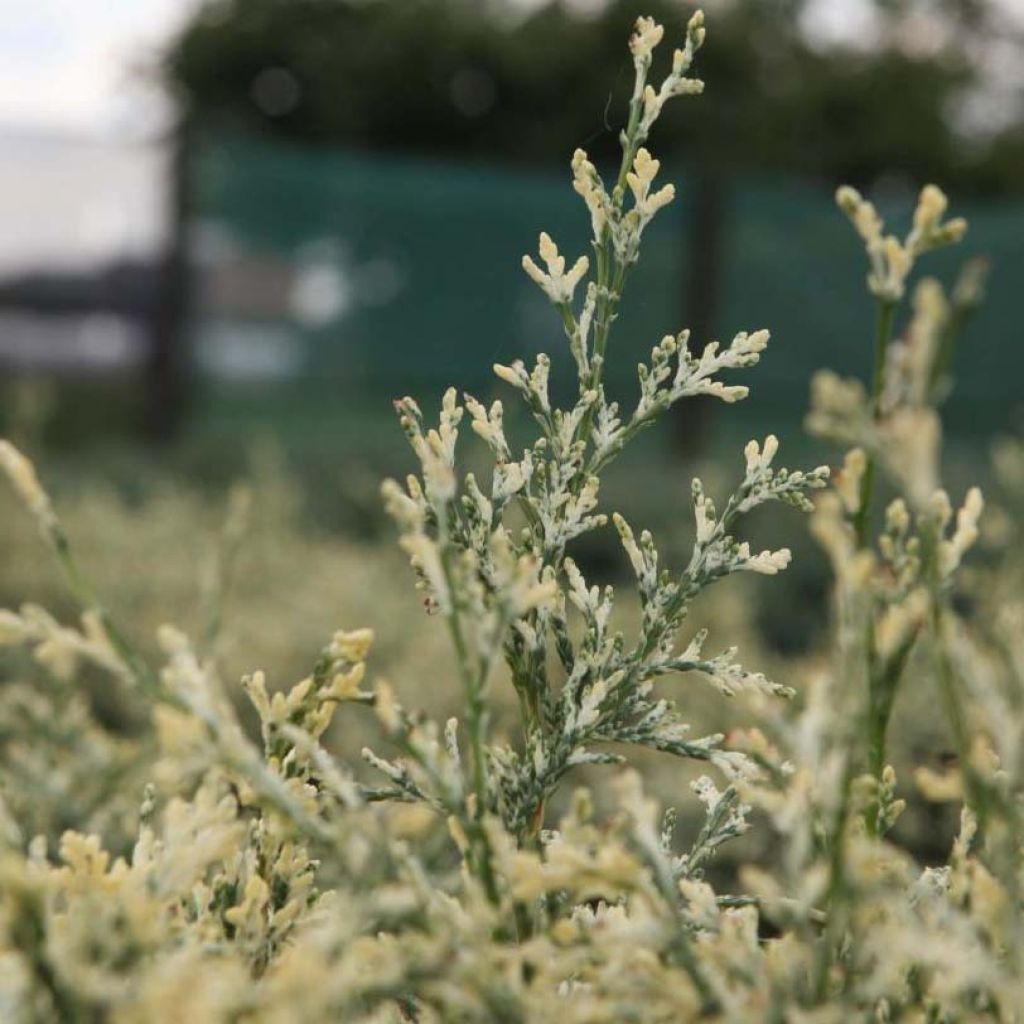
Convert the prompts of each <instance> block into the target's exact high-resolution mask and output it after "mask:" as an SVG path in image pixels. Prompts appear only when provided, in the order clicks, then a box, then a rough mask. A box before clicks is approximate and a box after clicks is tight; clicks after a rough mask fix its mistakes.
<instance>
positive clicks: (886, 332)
mask: <svg viewBox="0 0 1024 1024" xmlns="http://www.w3.org/2000/svg"><path fill="white" fill-rule="evenodd" d="M895 315H896V304H895V303H894V302H887V301H884V300H882V301H879V303H878V321H877V328H876V331H875V363H874V369H873V370H872V375H871V420H872V422H873V423H875V424H877V423H878V421H879V420H880V419H881V417H882V393H883V391H884V390H885V362H886V355H887V353H888V350H889V339H890V337H891V336H892V324H893V319H894V317H895ZM874 490H875V457H874V455H871V454H869V455H868V461H867V465H866V466H865V467H864V477H863V479H862V480H861V485H860V503H859V505H858V508H857V515H856V516H855V517H854V529H855V531H856V535H857V547H858V548H861V549H864V548H866V547H867V546H868V544H869V543H870V539H871V502H872V498H873V497H874Z"/></svg>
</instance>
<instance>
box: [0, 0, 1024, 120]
mask: <svg viewBox="0 0 1024 1024" xmlns="http://www.w3.org/2000/svg"><path fill="white" fill-rule="evenodd" d="M517 2H518V3H520V4H522V5H523V6H531V5H534V6H535V5H536V4H538V3H541V2H543V0H517ZM575 2H577V3H579V4H580V5H581V6H587V5H590V6H593V5H594V4H595V3H600V0H575ZM1000 2H1001V3H1003V4H1004V5H1005V6H1006V7H1007V9H1008V10H1010V11H1013V10H1016V11H1018V12H1022V13H1024V0H1000ZM197 5H198V0H0V128H3V129H11V128H16V129H25V130H30V131H43V132H53V131H57V132H62V133H64V132H71V133H75V134H82V135H86V136H91V137H101V138H110V137H120V138H124V137H125V136H128V137H132V136H134V137H145V136H146V135H148V134H152V132H153V131H154V129H155V128H156V127H157V126H159V124H160V123H161V120H162V116H163V113H164V111H163V108H162V104H161V101H160V97H159V95H158V93H156V91H155V90H153V89H152V88H147V87H146V84H145V81H144V75H143V70H142V69H143V68H144V67H145V65H146V62H147V59H150V60H151V58H152V55H153V54H154V53H155V52H156V51H157V49H158V48H159V46H160V45H161V44H162V43H163V42H164V41H166V40H167V38H168V37H169V36H170V35H171V33H173V32H174V30H175V29H176V28H178V27H179V26H180V25H181V24H182V23H183V22H184V21H185V19H186V18H187V17H188V16H189V14H190V12H191V11H193V10H194V9H195V8H196V6H197ZM708 6H709V7H711V8H713V7H714V0H709V3H708ZM869 7H870V3H869V0H817V2H816V3H815V5H814V15H813V18H812V24H813V28H814V30H815V31H816V33H817V34H819V35H822V36H824V37H835V36H843V35H847V36H849V35H852V36H856V37H862V38H863V37H864V35H865V32H866V31H868V30H869V27H870V19H869V16H868V15H867V13H866V12H867V11H868V9H869Z"/></svg>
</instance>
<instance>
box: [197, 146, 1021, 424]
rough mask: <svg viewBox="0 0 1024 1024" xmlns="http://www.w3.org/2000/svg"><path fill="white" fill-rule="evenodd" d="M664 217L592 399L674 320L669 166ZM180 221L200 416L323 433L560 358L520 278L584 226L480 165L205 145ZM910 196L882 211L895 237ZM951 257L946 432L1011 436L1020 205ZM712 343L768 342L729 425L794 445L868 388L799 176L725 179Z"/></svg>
mask: <svg viewBox="0 0 1024 1024" xmlns="http://www.w3.org/2000/svg"><path fill="white" fill-rule="evenodd" d="M666 171H667V175H668V176H670V177H671V178H672V180H675V181H676V182H677V185H678V186H679V190H680V201H677V203H675V204H673V206H671V207H669V208H668V209H667V210H666V211H664V212H663V213H662V214H660V215H659V218H658V219H657V220H656V221H655V223H654V224H653V225H652V227H651V228H650V234H649V236H648V240H647V245H646V248H645V251H644V254H643V257H642V260H641V263H640V265H639V266H638V267H637V269H636V271H635V273H634V274H633V276H632V278H631V280H630V282H629V293H628V295H627V299H626V303H625V309H624V312H623V315H622V317H621V320H620V323H619V325H618V335H617V336H618V340H617V342H616V346H617V347H616V350H615V352H614V353H613V357H612V360H611V365H610V367H609V387H610V389H611V390H612V391H613V392H614V393H616V394H617V395H621V396H623V397H628V396H629V395H630V394H631V392H632V390H633V387H634V385H633V383H632V382H633V379H634V376H633V375H634V373H635V369H634V368H635V363H636V361H637V359H638V358H639V357H640V356H641V355H642V354H643V353H644V352H645V350H646V349H648V348H649V347H650V345H651V344H652V343H653V342H654V341H656V340H657V339H658V338H660V337H661V336H662V335H663V334H664V333H666V332H668V331H674V330H675V329H677V328H678V327H679V326H681V325H685V324H686V323H687V310H686V308H685V302H684V298H683V296H684V294H685V293H686V286H685V283H686V280H687V275H688V273H689V272H690V269H691V266H692V264H691V261H693V260H700V259H701V258H702V254H701V253H700V252H692V251H689V250H690V248H691V246H690V225H689V223H688V218H689V217H690V216H691V215H692V208H691V207H690V206H689V205H688V203H687V201H686V197H687V182H688V179H689V174H688V169H687V168H686V167H685V166H679V167H675V168H672V167H668V168H666ZM192 173H193V178H194V189H195V196H196V208H195V209H196V213H195V222H194V223H193V224H192V225H191V228H192V231H191V238H192V245H193V250H194V251H193V261H194V264H195V266H196V268H197V274H198V277H199V281H200V285H201V287H200V288H199V290H198V299H197V302H196V304H195V308H194V311H193V318H192V331H191V342H192V345H193V351H194V353H195V356H196V359H197V362H198V365H199V367H200V369H201V370H202V371H203V374H202V376H203V379H204V380H205V381H206V383H205V385H204V387H203V389H202V393H203V394H204V395H205V396H207V402H206V404H205V405H204V404H203V403H200V406H199V415H200V416H202V415H203V414H204V413H203V409H204V408H206V409H210V408H212V407H213V406H214V404H215V403H223V402H224V401H230V399H231V396H234V397H236V398H237V397H238V396H239V395H244V396H245V401H246V403H247V408H249V409H250V410H253V411H255V412H256V413H257V414H259V413H260V411H261V410H265V411H267V415H272V414H273V413H272V410H273V409H275V408H280V407H281V404H282V403H289V402H290V403H292V404H293V405H294V404H298V405H301V406H302V407H304V408H306V409H308V410H317V411H318V414H322V415H324V416H328V415H330V414H331V413H332V412H340V411H343V410H344V409H345V408H346V407H347V406H350V405H353V404H360V403H362V404H365V403H367V402H370V403H372V402H376V401H378V400H379V401H380V402H381V403H383V402H384V399H385V398H387V397H390V396H394V395H398V394H405V393H413V394H416V395H427V396H429V395H431V394H433V393H435V392H437V391H439V390H440V389H441V388H443V387H444V386H446V385H447V384H448V383H452V382H455V383H458V384H459V385H460V386H464V387H467V388H470V389H475V390H476V391H477V392H479V393H481V395H482V396H487V395H489V394H491V393H492V392H493V391H495V390H496V389H495V386H494V383H493V381H492V379H491V377H490V375H489V372H488V368H489V367H490V365H491V364H492V363H493V362H495V361H506V360H510V359H511V358H513V357H515V356H520V355H521V356H524V357H528V356H529V354H530V353H532V352H536V351H539V350H544V351H547V352H549V353H551V354H552V355H553V356H555V358H556V371H557V366H558V360H559V359H561V360H562V361H563V365H564V361H565V360H567V358H568V357H567V356H566V355H565V354H564V344H563V342H562V339H561V337H560V334H559V331H558V328H557V326H556V319H555V318H554V317H553V316H552V314H551V311H550V310H549V308H548V307H547V305H546V303H545V300H544V299H543V297H542V296H541V294H540V293H539V291H538V290H537V289H536V288H535V287H534V286H533V285H532V284H530V282H529V281H528V280H527V279H526V277H525V275H524V274H523V273H522V272H521V270H520V269H519V260H520V257H521V254H522V253H524V252H527V251H531V252H532V251H533V250H534V248H535V245H536V236H537V233H538V231H539V230H540V229H545V230H547V231H549V232H550V233H551V234H552V235H553V236H554V237H555V238H556V239H557V241H558V242H559V244H560V246H561V247H562V249H563V251H565V252H567V253H569V254H573V255H575V254H577V253H580V252H583V251H585V248H584V247H585V245H586V229H587V218H586V214H585V211H584V209H583V206H582V204H581V203H580V202H579V201H578V200H577V198H576V197H575V195H574V194H573V193H572V191H571V189H570V188H569V187H568V175H567V174H566V176H563V177H560V176H557V175H545V174H537V173H523V172H518V171H517V172H513V171H508V170H503V169H498V168H495V167H492V166H487V165H470V164H457V163H444V162H440V161H437V162H434V161H427V160H417V159H411V158H406V157H402V158H399V157H391V156H381V155H366V154H355V153H351V152H345V151H338V150H325V149H315V150H314V149H303V148H291V147H285V146H282V145H277V144H274V145H271V144H268V143H266V142H257V141H252V140H241V139H232V140H224V139H221V140H218V141H216V142H206V143H204V144H203V145H201V146H200V147H198V150H197V152H196V154H195V157H194V161H193V168H192ZM913 200H914V196H913V195H912V194H911V193H910V192H909V191H898V190H896V189H894V190H893V192H892V194H891V195H887V196H884V197H883V198H882V200H881V202H880V205H881V206H882V208H883V212H889V210H892V211H894V214H893V215H894V218H895V221H894V226H895V227H899V228H902V227H904V226H905V225H904V224H903V223H901V222H900V220H899V218H900V217H901V215H902V216H904V217H905V216H908V215H909V210H910V208H911V207H912V205H913ZM954 206H955V211H956V212H957V213H963V214H965V215H966V216H967V217H968V218H969V219H970V221H971V232H970V235H969V237H968V243H967V244H966V245H965V246H963V247H961V248H960V249H959V250H958V251H955V252H948V253H946V252H944V253H941V254H937V255H936V256H935V257H934V258H933V259H932V260H931V268H932V271H933V272H935V273H937V274H938V275H939V276H941V277H944V278H945V279H946V280H949V279H951V278H952V276H953V275H954V274H955V271H956V268H957V265H958V262H959V261H960V260H961V259H963V258H964V257H965V256H966V255H967V254H969V253H971V254H973V253H982V254H985V255H987V256H988V257H990V259H991V260H992V263H993V268H994V269H993V274H992V277H991V281H990V294H989V300H988V302H987V304H986V306H985V308H984V309H983V310H982V311H981V312H980V313H979V314H978V316H977V318H976V320H975V321H974V322H973V323H972V325H971V328H970V331H969V333H968V336H967V337H966V339H965V342H964V345H963V348H962V350H961V352H960V355H959V365H958V371H959V386H958V391H957V393H956V396H955V398H954V399H953V401H952V403H951V405H950V408H949V421H950V423H951V425H952V428H953V430H954V431H955V432H959V433H961V434H965V435H966V434H970V433H972V432H975V431H977V432H981V431H990V430H992V429H994V428H1000V427H1005V426H1007V425H1009V424H1010V423H1011V422H1012V419H1013V417H1014V415H1015V410H1016V407H1017V405H1018V404H1019V402H1020V398H1019V389H1020V385H1019V383H1018V382H1019V380H1020V378H1021V372H1022V370H1024V351H1022V346H1021V339H1020V337H1019V334H1020V328H1019V319H1018V317H1016V316H1014V305H1015V300H1016V298H1017V292H1018V291H1019V289H1020V288H1021V287H1022V286H1024V205H1022V204H1019V203H1018V204H1016V205H1010V204H1005V203H1004V204H992V205H982V204H964V203H959V202H956V201H955V199H954ZM723 239H724V244H723V246H722V254H721V260H720V279H719V284H718V288H717V292H718V296H719V301H718V303H717V311H716V326H717V331H718V332H719V333H720V334H721V335H723V336H725V335H731V334H732V333H733V332H734V331H736V330H740V329H745V328H755V327H760V326H767V327H769V328H771V330H772V334H773V344H772V348H771V350H770V352H769V357H768V358H766V360H765V361H764V363H763V364H762V367H761V368H760V369H759V370H758V371H757V372H756V377H755V378H754V380H753V383H754V384H755V389H754V395H753V398H752V400H751V401H750V402H748V403H745V404H744V406H743V407H742V408H743V409H744V412H743V413H740V414H739V415H740V416H742V417H745V418H749V419H750V420H756V421H757V422H760V423H764V422H771V423H772V424H773V425H775V424H780V425H781V426H782V428H783V429H786V428H792V429H794V430H795V429H798V427H797V425H798V423H799V420H800V418H801V417H802V414H803V410H804V409H805V406H806V398H807V386H808V380H809V377H810V375H811V373H812V372H813V370H814V369H815V368H817V367H821V366H830V367H833V368H835V369H837V370H839V371H840V372H850V373H860V374H865V373H866V369H867V363H868V353H869V350H870V346H871V342H870V338H871V331H872V322H873V312H872V309H871V306H870V303H869V300H868V298H867V296H866V294H865V292H864V287H863V280H864V273H865V268H864V263H863V255H862V252H861V251H860V249H859V246H858V243H857V240H856V239H855V238H854V237H853V234H852V232H851V231H850V229H849V227H848V225H847V224H846V223H845V221H844V219H843V218H842V217H841V216H839V215H838V213H837V212H836V210H835V208H834V206H833V203H832V198H831V188H829V187H826V186H824V185H821V184H818V183H811V182H801V181H796V180H780V179H773V180H758V179H754V178H746V179H743V178H741V179H738V180H735V181H734V182H733V183H732V184H731V185H730V187H729V191H728V198H727V203H726V213H725V220H724V235H723Z"/></svg>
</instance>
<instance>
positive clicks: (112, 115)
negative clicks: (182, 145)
mask: <svg viewBox="0 0 1024 1024" xmlns="http://www.w3.org/2000/svg"><path fill="white" fill-rule="evenodd" d="M195 6H196V0H0V126H2V127H4V128H15V129H26V130H32V131H42V132H51V131H59V132H72V133H75V134H85V135H88V136H93V137H97V136H98V137H110V136H111V135H124V134H129V135H134V134H139V133H146V132H147V130H151V129H152V127H153V125H154V124H155V123H158V121H159V117H160V113H161V111H160V106H159V98H158V96H157V95H156V93H155V92H154V90H153V89H151V88H147V86H146V85H145V82H144V79H143V75H142V71H141V68H142V67H143V66H144V64H145V62H146V60H147V58H149V57H151V56H152V54H153V53H154V52H155V51H156V49H157V48H158V47H159V45H160V44H161V43H162V42H164V41H165V40H166V39H167V38H168V37H169V35H170V34H171V33H172V32H173V31H174V30H175V29H176V28H177V27H178V26H179V25H181V24H182V23H183V21H184V20H185V18H187V17H188V15H189V13H190V11H191V10H193V9H194V8H195Z"/></svg>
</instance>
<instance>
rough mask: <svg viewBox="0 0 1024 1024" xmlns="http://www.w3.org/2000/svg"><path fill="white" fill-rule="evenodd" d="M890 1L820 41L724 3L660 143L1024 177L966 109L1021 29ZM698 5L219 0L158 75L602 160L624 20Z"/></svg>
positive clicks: (385, 135) (407, 134) (356, 123)
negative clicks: (985, 68)
mask: <svg viewBox="0 0 1024 1024" xmlns="http://www.w3.org/2000/svg"><path fill="white" fill-rule="evenodd" d="M877 4H878V7H879V11H880V19H881V22H880V27H881V31H880V33H879V34H880V36H881V38H882V42H881V43H880V44H879V45H878V46H873V47H871V48H866V47H858V46H855V45H853V44H852V43H848V42H847V43H843V44H839V43H833V44H830V45H827V46H826V45H815V44H814V43H813V41H812V40H811V39H809V38H808V35H807V33H806V32H805V31H804V29H803V26H804V24H805V13H806V12H805V8H806V6H807V5H806V2H805V0H737V2H733V3H729V4H723V5H722V6H721V8H720V9H718V10H717V11H716V13H715V19H714V31H713V32H712V33H710V35H709V40H708V44H707V46H706V47H705V49H704V50H703V51H702V52H701V55H700V70H701V73H702V74H703V75H704V76H705V77H706V78H707V79H708V80H709V81H710V82H712V83H713V85H712V88H710V89H709V90H708V93H707V95H706V98H705V99H704V100H703V101H702V102H701V103H699V104H681V105H680V107H681V109H677V111H676V112H675V114H674V118H673V120H674V122H675V124H674V125H672V126H670V127H669V128H668V129H667V130H666V131H665V132H664V133H663V142H662V147H663V149H664V147H665V146H666V145H670V144H671V140H672V139H678V140H679V148H680V149H682V150H684V151H685V152H686V153H687V154H689V155H690V156H692V157H694V158H698V157H699V159H701V160H702V161H705V162H707V163H710V164H713V165H715V166H716V168H718V169H721V168H728V167H744V168H750V167H752V166H760V167H765V166H767V167H780V168H786V169H788V170H791V171H794V170H795V171H800V172H809V173H812V174H816V175H823V176H825V177H827V178H828V179H829V180H836V179H839V178H842V179H845V180H850V181H853V182H855V183H864V182H867V181H869V180H870V179H871V178H872V177H875V176H877V175H878V174H881V173H886V174H898V175H906V176H908V177H912V178H913V179H915V180H920V179H922V178H925V177H939V178H942V180H944V181H946V182H950V183H951V184H952V185H953V186H954V187H957V188H959V189H968V190H972V191H979V190H987V189H991V188H995V187H999V188H1003V189H1005V188H1007V187H1010V188H1014V189H1019V190H1024V167H1021V166H1020V165H1019V164H1017V165H1016V166H1015V165H1014V162H1013V161H1010V160H1007V159H1006V158H1005V157H1006V153H1007V145H1008V143H1007V138H1006V137H1005V136H1004V135H997V136H996V137H995V138H994V139H992V140H982V141H978V140H975V143H974V144H973V145H970V146H965V145H963V144H962V138H961V134H960V128H961V127H962V126H961V125H960V124H958V122H957V119H956V117H955V116H954V115H955V113H956V111H957V109H958V103H960V101H961V100H962V98H963V97H964V96H965V95H967V93H968V91H969V90H970V89H971V88H972V87H975V86H976V85H977V83H978V78H979V74H980V67H979V64H982V65H983V63H984V62H983V58H982V57H981V56H979V49H980V48H983V47H984V45H985V43H986V42H989V41H991V40H992V39H993V38H994V37H996V36H998V37H999V38H1000V39H1002V40H1003V41H1004V42H1005V40H1006V39H1007V38H1008V37H1009V36H1008V28H1007V27H1006V26H1005V25H1004V24H1003V22H1002V21H1001V20H1000V19H999V17H998V9H997V8H996V7H994V6H993V4H992V2H991V0H877ZM693 6H694V5H693V4H690V3H682V2H678V0H611V2H609V3H607V4H606V5H605V6H604V7H603V8H602V9H601V11H600V12H599V13H598V14H596V15H595V14H590V15H584V14H581V13H580V12H578V11H576V10H574V9H572V8H570V7H567V6H566V5H565V4H563V3H561V2H559V0H553V2H550V3H548V4H547V5H546V6H543V7H541V8H540V9H539V10H537V11H535V12H534V13H532V14H530V15H528V16H525V17H524V16H522V15H520V16H518V17H516V16H515V9H514V6H511V5H510V4H509V3H507V2H496V0H212V2H209V3H207V4H206V5H205V6H204V7H202V8H201V9H200V12H199V14H198V15H197V16H196V18H195V19H194V20H193V22H192V23H191V24H190V25H188V26H187V28H186V29H185V31H184V32H183V33H182V35H181V36H180V38H179V39H178V40H177V41H176V43H175V44H174V45H173V47H172V48H171V50H170V51H169V53H168V54H167V57H166V61H165V64H164V71H165V75H166V78H167V80H168V83H169V84H170V86H171V88H172V89H173V90H174V93H175V95H176V96H177V97H178V99H179V102H180V107H181V109H182V110H183V111H185V112H187V114H188V115H189V117H190V118H191V119H196V120H198V121H199V122H200V124H209V123H216V124H218V125H219V126H221V127H223V126H230V127H233V128H236V129H240V130H248V131H251V130H259V131H269V132H271V133H273V134H277V135H280V136H284V137H290V138H295V139H302V140H307V141H317V140H323V141H344V142H346V143H349V144H356V145H361V146H366V147H371V148H388V149H405V150H417V151H430V152H443V153H460V154H476V155H481V156H487V157H493V158H499V159H503V160H515V161H534V162H550V161H553V160H558V161H564V159H565V154H566V152H567V151H568V150H570V149H571V148H572V147H573V146H575V145H578V144H586V146H587V148H588V149H590V150H591V151H592V152H593V153H594V154H595V155H597V156H598V157H601V156H604V155H608V154H610V153H611V152H612V151H613V150H614V149H615V146H616V126H615V125H614V124H609V123H605V121H604V120H602V119H601V117H600V115H595V114H594V111H601V110H604V109H615V110H619V109H621V107H620V104H619V103H618V101H619V100H620V99H621V96H620V94H624V93H626V92H627V91H628V89H629V87H630V84H631V68H630V67H629V65H628V62H627V61H626V60H624V59H623V56H622V34H623V26H624V25H627V24H629V23H630V22H631V21H632V20H633V19H634V18H635V17H636V16H637V14H639V13H650V14H653V15H654V16H655V17H657V18H659V19H660V20H663V21H664V22H665V23H666V24H668V25H672V24H679V23H681V22H682V21H683V20H684V19H685V17H686V16H687V14H688V13H689V12H690V10H692V7H693ZM1017 42H1018V44H1019V40H1018V41H1017ZM612 97H614V99H615V101H616V102H615V103H614V104H610V102H609V101H610V100H611V99H612ZM1008 134H1009V135H1012V134H1013V133H1012V130H1011V131H1010V132H1009V133H1008ZM1011 148H1012V147H1011Z"/></svg>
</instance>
